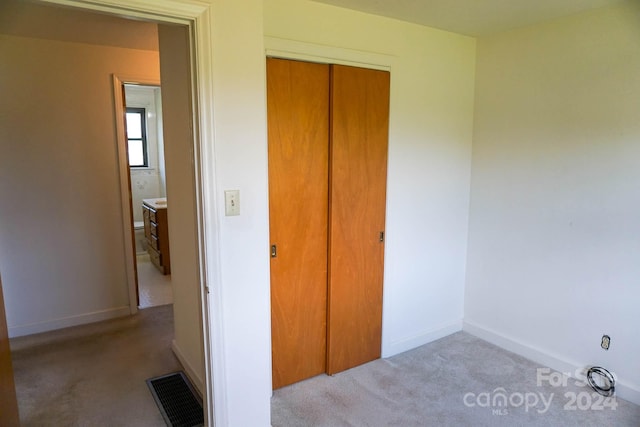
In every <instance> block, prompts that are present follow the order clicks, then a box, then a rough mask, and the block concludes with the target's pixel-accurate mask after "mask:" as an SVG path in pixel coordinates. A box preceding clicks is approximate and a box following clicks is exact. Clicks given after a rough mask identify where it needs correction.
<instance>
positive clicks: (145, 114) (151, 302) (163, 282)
mask: <svg viewBox="0 0 640 427" xmlns="http://www.w3.org/2000/svg"><path fill="white" fill-rule="evenodd" d="M123 89H124V94H125V129H126V144H127V153H128V156H127V157H128V161H129V184H130V185H129V190H130V192H131V208H132V212H131V217H132V220H133V222H132V227H133V232H134V241H135V243H134V249H135V258H134V259H135V263H136V268H135V270H136V274H137V283H138V286H137V303H138V308H148V307H155V306H158V305H166V304H171V303H173V291H172V287H171V260H170V255H169V253H170V252H169V242H168V229H167V228H168V226H167V223H166V221H163V220H162V218H166V216H167V212H168V203H167V186H166V182H167V175H166V168H165V161H164V138H163V129H162V98H161V88H160V86H157V85H153V86H150V85H139V84H124V87H123ZM152 210H153V211H155V212H156V213H157V218H156V217H155V216H154V217H153V218H151V216H150V215H149V212H151V211H152ZM145 214H146V215H145ZM152 219H153V220H152Z"/></svg>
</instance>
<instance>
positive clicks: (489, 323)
mask: <svg viewBox="0 0 640 427" xmlns="http://www.w3.org/2000/svg"><path fill="white" fill-rule="evenodd" d="M476 69H477V80H476V114H475V130H474V148H473V167H472V189H471V194H472V198H471V211H470V212H471V213H470V218H471V219H470V237H469V251H468V268H467V271H468V276H467V287H466V299H465V322H466V324H465V328H466V329H468V330H469V331H471V332H473V333H477V334H479V335H480V336H483V337H485V338H487V339H489V340H491V341H494V342H496V343H499V344H500V345H503V346H506V347H507V348H511V349H512V350H515V351H517V352H519V353H521V354H524V355H525V356H528V357H530V358H533V359H534V360H537V361H538V362H540V363H543V364H548V365H550V366H552V367H555V368H558V369H561V370H569V371H571V370H573V369H574V368H575V367H584V366H590V365H601V366H604V367H606V368H608V369H610V370H612V371H614V372H615V373H616V374H617V376H618V379H619V381H618V382H619V386H620V387H618V391H619V394H620V395H621V396H622V397H626V398H628V399H632V400H634V401H635V402H639V401H640V358H638V354H640V339H639V335H638V325H640V310H639V309H638V303H639V302H640V286H639V282H638V278H640V187H638V182H640V143H639V142H638V141H639V140H640V120H639V116H638V111H639V105H640V104H639V100H640V73H639V72H638V70H640V8H639V6H638V4H637V3H635V4H634V3H626V4H623V5H621V6H618V7H613V8H605V9H600V10H594V11H590V12H586V13H582V14H579V15H576V16H572V17H568V18H564V19H560V20H557V21H553V22H549V23H546V24H541V25H537V26H533V27H528V28H524V29H520V30H515V31H510V32H507V33H503V34H498V35H495V36H490V37H484V38H480V39H479V40H478V61H477V68H476ZM603 334H609V335H610V336H611V339H612V341H611V348H610V350H609V351H604V350H602V349H601V348H600V338H601V336H602V335H603Z"/></svg>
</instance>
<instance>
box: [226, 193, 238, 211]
mask: <svg viewBox="0 0 640 427" xmlns="http://www.w3.org/2000/svg"><path fill="white" fill-rule="evenodd" d="M224 214H225V215H226V216H236V215H240V190H226V191H225V192H224Z"/></svg>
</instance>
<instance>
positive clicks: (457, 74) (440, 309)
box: [265, 0, 475, 357]
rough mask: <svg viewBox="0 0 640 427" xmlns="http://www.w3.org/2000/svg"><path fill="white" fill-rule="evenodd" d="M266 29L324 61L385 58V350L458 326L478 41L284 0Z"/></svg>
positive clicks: (272, 10) (268, 7)
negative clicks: (388, 98)
mask: <svg viewBox="0 0 640 427" xmlns="http://www.w3.org/2000/svg"><path fill="white" fill-rule="evenodd" d="M265 35H267V36H269V37H270V38H277V39H286V40H289V41H291V40H293V41H297V42H304V43H308V44H312V45H310V46H309V47H308V48H307V49H306V53H308V54H310V55H313V54H318V52H321V53H322V54H323V55H326V56H328V57H329V59H328V61H331V59H330V58H331V57H332V56H333V57H334V58H335V57H337V56H340V57H341V59H346V60H347V61H348V60H349V59H351V60H352V61H359V60H361V58H362V57H366V56H367V54H368V53H371V54H377V55H378V57H379V58H380V61H381V62H386V64H377V65H390V71H391V101H390V102H391V105H390V109H391V112H390V130H389V165H388V183H387V186H388V187H387V221H386V237H387V238H386V247H385V278H384V303H383V356H385V357H386V356H390V355H393V354H396V353H399V352H402V351H405V350H408V349H410V348H414V347H417V346H418V345H421V344H424V343H426V342H429V341H431V340H433V339H436V338H440V337H441V336H444V335H447V334H449V333H451V332H454V331H457V330H459V329H461V327H462V317H463V292H464V277H465V257H466V241H467V223H468V218H467V215H468V202H469V167H470V163H471V137H472V124H473V90H474V67H475V41H474V39H472V38H469V37H464V36H460V35H456V34H452V33H447V32H444V31H440V30H435V29H430V28H426V27H421V26H418V25H413V24H408V23H404V22H401V21H396V20H392V19H387V18H382V17H378V16H374V15H368V14H364V13H359V12H354V11H351V10H347V9H341V8H337V7H333V6H327V5H323V4H318V3H314V2H308V1H290V0H266V1H265ZM267 43H268V45H267V47H269V45H270V44H274V42H272V41H270V40H269V39H268V40H267ZM275 44H278V45H286V44H287V43H286V42H284V43H282V40H280V41H277V42H276V43H275ZM298 49H302V51H305V47H304V45H302V47H301V48H300V46H298ZM370 56H371V58H370V60H371V61H376V56H375V55H370ZM312 59H313V58H312Z"/></svg>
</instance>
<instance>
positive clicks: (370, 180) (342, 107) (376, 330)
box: [327, 65, 390, 374]
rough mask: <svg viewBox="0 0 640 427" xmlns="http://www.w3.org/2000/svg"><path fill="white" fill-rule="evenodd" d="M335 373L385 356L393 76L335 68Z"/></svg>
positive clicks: (331, 355)
mask: <svg viewBox="0 0 640 427" xmlns="http://www.w3.org/2000/svg"><path fill="white" fill-rule="evenodd" d="M331 79H332V84H331V171H330V176H331V188H330V201H331V202H330V218H329V224H330V225H329V227H330V229H329V235H330V243H329V251H330V253H329V260H330V261H329V295H328V298H329V304H328V310H329V316H328V324H329V328H328V342H327V345H328V349H327V372H328V373H329V374H334V373H337V372H341V371H343V370H346V369H349V368H352V367H354V366H357V365H360V364H363V363H366V362H369V361H371V360H374V359H377V358H379V357H380V352H381V340H382V338H381V337H382V280H383V264H384V243H383V242H380V232H381V231H384V225H385V205H386V179H387V146H388V134H389V83H390V78H389V73H388V72H385V71H377V70H370V69H364V68H354V67H346V66H341V65H333V66H332V72H331Z"/></svg>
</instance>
